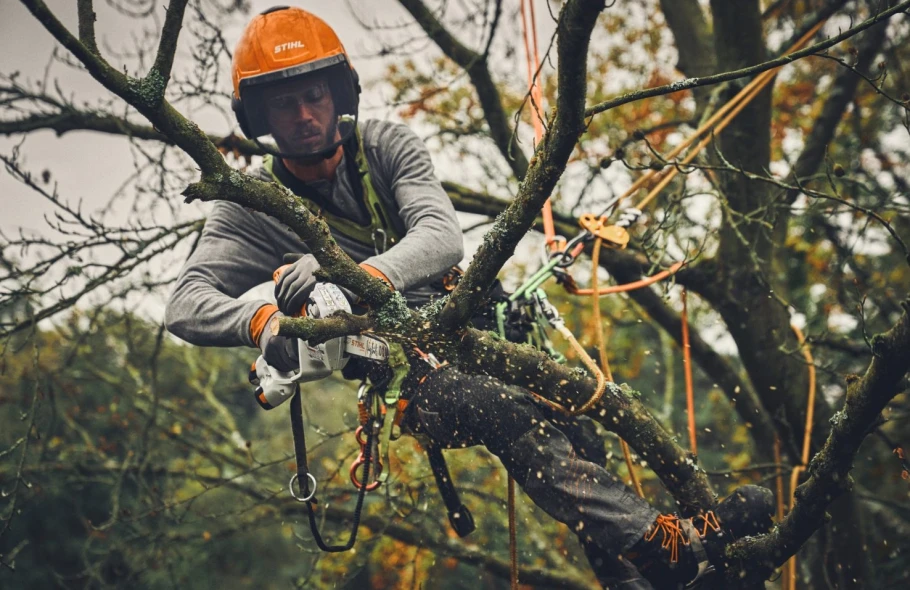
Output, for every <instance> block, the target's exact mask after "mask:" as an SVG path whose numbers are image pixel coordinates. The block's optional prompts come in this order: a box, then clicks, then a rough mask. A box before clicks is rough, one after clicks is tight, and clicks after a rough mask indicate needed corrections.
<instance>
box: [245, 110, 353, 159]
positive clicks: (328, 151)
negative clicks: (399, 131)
mask: <svg viewBox="0 0 910 590" xmlns="http://www.w3.org/2000/svg"><path fill="white" fill-rule="evenodd" d="M338 122H339V126H340V125H341V124H348V125H351V127H352V132H351V133H350V134H348V137H346V138H344V139H339V140H338V141H336V142H335V143H333V144H332V145H330V146H329V147H327V148H325V149H322V150H320V151H318V152H314V153H312V154H307V155H305V156H302V155H299V154H286V153H283V152H281V151H278V150H272V149H269V148H267V147H266V146H265V145H263V144H262V142H260V141H259V140H258V139H253V141H255V142H256V145H258V146H259V147H260V148H262V149H263V150H264V151H265V152H266V153H269V154H272V155H273V156H275V157H278V158H282V159H284V160H292V161H294V162H299V163H300V164H303V165H312V164H319V163H321V162H323V161H325V160H328V159H331V158H333V157H334V156H335V154H336V153H338V148H340V147H343V146H345V145H347V144H349V143H350V142H351V141H352V140H354V138H355V137H356V135H357V134H356V133H354V132H353V129H356V128H357V116H356V115H355V116H353V117H352V116H350V115H342V116H341V117H339V121H338Z"/></svg>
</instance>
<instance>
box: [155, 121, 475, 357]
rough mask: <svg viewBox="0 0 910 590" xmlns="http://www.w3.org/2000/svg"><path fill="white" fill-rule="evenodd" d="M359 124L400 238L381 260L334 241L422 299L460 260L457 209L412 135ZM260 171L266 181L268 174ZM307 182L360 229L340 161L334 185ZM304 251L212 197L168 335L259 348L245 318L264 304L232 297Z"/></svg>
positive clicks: (286, 234)
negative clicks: (286, 258) (290, 255)
mask: <svg viewBox="0 0 910 590" xmlns="http://www.w3.org/2000/svg"><path fill="white" fill-rule="evenodd" d="M360 125H361V138H362V141H363V149H364V153H365V155H366V158H367V162H368V164H369V168H370V175H371V177H372V181H373V186H374V187H375V190H376V192H377V194H378V196H379V198H380V199H383V200H384V202H385V203H387V204H389V206H388V207H387V208H388V209H389V213H390V214H391V215H393V216H396V217H397V219H396V224H397V226H399V227H403V228H404V229H405V235H404V237H403V238H402V239H401V241H400V242H398V243H397V244H395V245H394V246H393V247H391V248H389V250H388V251H386V252H384V253H381V254H379V255H376V253H375V251H374V249H373V247H372V246H365V245H363V244H360V243H359V242H356V241H354V240H352V239H350V238H347V237H346V236H344V235H342V234H340V233H337V232H335V231H334V230H333V231H332V236H333V237H334V238H335V240H336V241H337V242H338V245H339V246H340V247H341V248H342V249H343V250H344V251H345V252H347V253H348V255H350V256H351V258H353V259H354V261H355V262H358V263H361V262H365V263H367V264H369V265H370V266H372V267H374V268H376V269H377V270H379V271H381V272H382V273H383V274H384V275H385V276H386V277H388V278H389V280H390V281H391V282H392V284H393V285H394V286H395V288H396V289H397V290H399V291H402V292H403V293H404V294H405V296H406V297H409V299H410V298H415V299H420V298H422V297H425V296H426V294H427V287H426V285H427V284H428V283H430V282H431V281H433V280H434V279H436V278H438V277H440V276H441V275H442V274H443V273H445V272H446V271H447V270H448V269H449V268H451V267H452V266H453V265H455V264H457V263H458V262H459V261H460V260H461V258H462V257H463V256H464V244H463V238H462V234H461V228H460V226H459V224H458V220H457V218H456V217H455V209H454V207H453V206H452V203H451V201H450V200H449V198H448V195H446V193H445V191H444V190H443V189H442V185H441V184H440V182H439V180H438V179H437V178H436V175H435V173H434V169H433V163H432V161H431V160H430V155H429V153H428V152H427V149H426V146H424V144H423V142H422V141H421V140H420V138H418V137H417V136H416V135H415V134H414V133H413V132H412V131H411V130H410V129H408V128H407V127H405V126H404V125H401V124H397V123H390V122H386V121H377V120H366V121H362V122H361V124H360ZM260 175H261V177H262V178H263V180H273V179H272V178H271V176H269V175H268V173H267V172H265V171H262V172H261V173H260ZM308 186H309V187H310V188H311V189H315V190H316V191H317V192H318V194H319V195H320V197H321V198H322V199H323V200H324V201H325V202H326V203H331V206H332V208H333V209H334V213H336V214H339V215H341V216H342V217H346V218H348V219H351V220H352V221H355V222H357V223H359V224H366V223H368V222H369V218H368V216H367V215H368V214H367V213H366V211H365V210H364V209H363V207H362V206H361V205H360V204H358V202H357V198H356V197H355V193H354V191H352V189H351V185H350V181H349V178H348V174H347V173H346V162H344V161H342V162H341V164H340V165H339V166H338V170H337V173H336V178H335V180H333V181H331V182H329V181H320V182H317V183H312V184H309V185H308ZM308 251H309V249H308V248H307V247H306V245H305V244H304V243H303V242H302V241H301V240H300V238H298V237H297V235H296V234H295V233H294V232H292V231H291V229H290V228H288V227H287V226H286V225H284V224H283V223H281V222H279V221H277V220H276V219H274V218H272V217H269V216H267V215H264V214H262V213H256V212H251V211H248V210H246V209H244V208H243V207H241V206H239V205H236V204H234V203H229V202H227V201H217V202H216V203H215V205H214V208H213V209H212V212H211V214H210V215H209V216H208V218H207V220H206V224H205V228H204V229H203V231H202V237H201V239H200V241H199V244H198V245H197V247H196V250H195V251H194V252H193V254H192V255H191V256H190V257H189V259H188V260H187V262H186V265H185V266H184V267H183V270H182V271H181V273H180V276H179V277H178V278H177V284H176V286H175V288H174V291H173V293H172V295H171V297H170V300H169V301H168V305H167V309H166V311H165V323H166V325H167V328H168V330H169V331H170V332H171V333H172V334H174V335H176V336H178V337H180V338H182V339H183V340H186V341H187V342H190V343H192V344H196V345H200V346H240V345H246V346H252V347H256V346H257V344H256V343H255V342H253V339H252V337H251V336H250V331H249V330H250V320H251V319H252V318H253V316H254V314H255V313H256V311H257V310H259V309H260V308H261V307H262V306H263V305H266V304H268V303H269V302H268V301H264V300H259V301H238V300H237V297H239V296H240V295H242V294H243V293H245V292H247V291H248V290H249V289H251V288H252V287H255V286H256V285H259V284H261V283H264V282H267V281H269V280H270V279H271V276H272V272H273V271H274V270H275V269H276V268H278V267H279V266H281V265H282V257H283V255H284V254H285V253H289V252H308Z"/></svg>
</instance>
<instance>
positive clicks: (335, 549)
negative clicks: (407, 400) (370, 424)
mask: <svg viewBox="0 0 910 590" xmlns="http://www.w3.org/2000/svg"><path fill="white" fill-rule="evenodd" d="M291 432H292V433H293V435H294V454H295V455H296V459H297V481H298V485H300V486H302V488H301V491H302V493H301V498H309V499H308V500H306V501H304V503H305V504H306V508H307V516H308V517H309V521H310V531H311V532H312V533H313V539H314V540H315V541H316V546H317V547H319V549H320V550H322V551H325V552H327V553H342V552H344V551H349V550H350V549H351V548H352V547H353V546H354V542H355V541H356V540H357V529H358V528H360V514H361V512H362V511H363V499H364V496H366V488H367V486H365V485H364V486H361V488H360V491H359V492H358V493H357V504H356V505H355V506H354V517H353V519H352V522H351V534H350V535H349V536H348V541H347V543H345V544H344V545H328V544H326V542H325V541H324V540H323V538H322V535H321V534H320V533H319V525H318V524H317V523H316V510H315V509H314V508H313V505H314V504H316V497H315V490H313V494H312V495H311V494H310V489H309V487H310V471H309V467H308V465H307V453H306V434H305V433H304V430H303V404H302V402H301V400H300V385H298V386H297V389H296V391H295V392H294V397H293V398H291ZM372 433H373V429H372V428H370V429H368V430H367V442H366V448H365V449H364V451H363V454H364V456H363V459H364V461H363V475H362V476H361V477H362V479H361V481H369V478H370V463H371V461H370V454H371V451H372V446H373V434H372Z"/></svg>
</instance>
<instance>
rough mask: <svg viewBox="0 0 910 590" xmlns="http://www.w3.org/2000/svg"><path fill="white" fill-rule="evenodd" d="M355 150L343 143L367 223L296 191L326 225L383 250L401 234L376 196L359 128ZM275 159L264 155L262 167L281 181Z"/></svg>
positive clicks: (352, 181) (383, 204) (392, 243)
mask: <svg viewBox="0 0 910 590" xmlns="http://www.w3.org/2000/svg"><path fill="white" fill-rule="evenodd" d="M356 138H357V150H356V151H354V150H353V149H351V148H350V147H349V146H347V145H346V146H345V148H344V151H345V161H346V162H347V171H348V176H349V180H350V183H351V187H352V188H353V190H354V192H355V195H356V196H357V198H358V201H360V202H361V203H362V204H363V205H364V207H365V208H366V211H367V213H368V214H369V216H370V222H369V224H367V225H360V224H358V223H356V222H354V221H352V220H350V219H347V218H345V217H342V216H340V215H336V214H334V213H332V212H331V211H328V210H327V209H326V208H325V207H322V206H320V205H319V204H318V203H316V201H314V200H313V199H312V198H310V197H308V196H306V195H297V196H298V197H299V198H300V200H301V201H302V202H303V204H304V206H306V208H307V209H309V210H310V212H311V213H313V214H314V215H319V216H321V217H322V218H323V219H325V221H326V223H328V224H329V227H330V228H332V229H333V230H334V231H336V232H338V233H340V234H342V235H343V236H345V237H347V238H350V239H352V240H354V241H355V242H359V243H361V244H364V245H367V246H370V247H372V248H374V249H375V250H376V252H377V253H382V252H385V251H386V250H388V249H389V248H391V247H392V246H393V245H395V244H397V243H398V242H399V241H400V240H401V237H402V231H400V230H399V228H396V227H395V224H394V222H393V221H392V216H391V215H390V214H389V210H388V208H387V206H386V203H385V201H384V200H383V199H382V198H380V197H379V194H378V193H377V192H376V188H375V187H374V186H373V181H372V178H371V176H370V168H369V165H368V163H367V158H366V155H365V154H364V152H363V141H362V139H361V137H360V128H359V127H358V128H357V135H356ZM274 165H275V159H274V157H273V156H271V155H266V156H265V157H263V159H262V166H263V169H264V170H265V171H266V172H268V174H269V176H270V177H271V178H272V180H273V181H275V182H277V183H278V184H283V183H282V182H281V180H280V179H279V178H278V177H277V176H276V175H275V171H274Z"/></svg>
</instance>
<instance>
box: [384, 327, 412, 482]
mask: <svg viewBox="0 0 910 590" xmlns="http://www.w3.org/2000/svg"><path fill="white" fill-rule="evenodd" d="M387 362H388V365H389V368H390V369H391V370H392V378H391V380H389V383H388V385H386V389H385V394H384V395H383V399H382V401H383V404H384V405H385V418H384V419H383V422H382V430H381V431H380V433H379V456H380V457H381V458H382V459H381V460H382V462H383V464H384V465H386V466H388V465H390V463H389V447H390V446H391V441H392V440H393V439H397V438H398V436H400V433H398V436H396V433H395V432H394V429H395V422H397V420H396V418H397V417H398V400H399V399H400V398H401V384H402V383H403V382H404V379H405V377H407V376H408V371H409V370H410V367H411V365H410V364H409V363H408V357H407V355H406V354H405V353H404V348H402V347H401V345H400V344H397V343H394V342H393V343H390V344H389V359H388V361H387ZM389 471H390V470H389V469H388V468H386V469H383V470H382V472H380V474H379V477H377V478H376V479H377V481H379V482H380V483H385V482H386V480H388V479H389Z"/></svg>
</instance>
